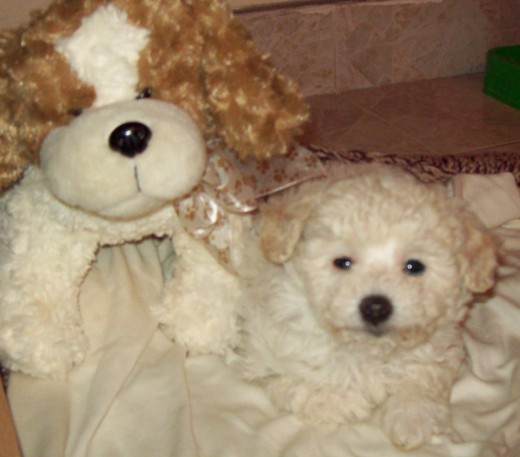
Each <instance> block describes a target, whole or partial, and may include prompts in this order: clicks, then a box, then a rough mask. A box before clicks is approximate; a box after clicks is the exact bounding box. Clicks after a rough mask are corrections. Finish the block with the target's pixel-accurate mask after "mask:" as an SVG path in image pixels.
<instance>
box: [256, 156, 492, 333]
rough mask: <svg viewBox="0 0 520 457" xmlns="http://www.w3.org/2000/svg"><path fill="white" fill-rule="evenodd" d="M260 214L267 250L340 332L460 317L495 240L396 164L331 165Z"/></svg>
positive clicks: (485, 284)
mask: <svg viewBox="0 0 520 457" xmlns="http://www.w3.org/2000/svg"><path fill="white" fill-rule="evenodd" d="M345 173H346V174H347V176H346V177H345V178H344V179H343V177H342V176H343V175H344V174H345ZM264 218H265V219H264V221H263V225H262V231H261V237H262V243H263V248H264V251H265V252H266V254H267V256H268V257H269V258H270V259H271V260H273V261H275V262H286V261H290V262H292V263H293V264H294V265H295V269H296V271H297V272H298V274H299V275H300V276H301V277H302V281H303V283H304V284H305V285H306V289H307V293H308V296H309V301H310V305H311V306H312V307H313V309H314V311H315V313H316V315H317V317H318V320H319V321H321V322H322V324H323V325H324V326H325V327H326V328H327V329H329V330H330V331H331V332H332V333H333V334H334V335H335V336H336V337H337V338H338V339H339V340H349V339H350V338H352V336H353V335H358V337H359V336H360V335H383V334H384V335H387V336H388V337H390V338H399V339H403V338H408V339H414V338H415V337H414V335H415V336H416V337H424V336H425V335H428V334H430V332H431V331H433V330H434V329H435V328H437V327H438V326H439V325H443V324H445V323H447V322H449V323H455V322H458V321H460V320H462V319H463V318H464V316H465V314H466V310H467V303H468V299H469V294H470V293H473V292H484V291H486V290H487V289H489V288H490V287H491V286H492V285H493V281H494V272H495V267H496V249H495V243H494V240H493V238H492V237H491V236H490V235H489V234H488V233H487V232H486V230H485V229H484V228H483V227H482V226H481V224H480V223H479V221H477V219H476V217H475V216H474V215H473V214H471V213H469V212H468V211H467V210H466V209H464V207H463V205H462V204H461V202H459V201H456V200H455V199H454V198H451V197H450V196H449V195H448V192H447V189H446V188H445V187H444V186H441V185H425V184H423V183H420V182H418V181H417V180H416V179H415V178H413V177H412V176H410V175H408V174H406V173H404V172H402V171H400V170H395V169H392V168H387V167H370V166H369V167H366V168H359V167H353V170H352V171H349V170H348V169H347V171H346V172H345V170H343V172H336V174H335V175H334V172H333V176H331V177H330V178H329V179H327V180H324V181H321V182H315V183H312V184H306V185H303V186H302V187H301V188H300V189H299V190H298V191H295V192H292V193H290V192H289V193H287V195H286V196H284V197H283V198H281V199H280V200H278V201H275V202H272V203H271V204H270V205H268V206H267V207H266V209H265V215H264Z"/></svg>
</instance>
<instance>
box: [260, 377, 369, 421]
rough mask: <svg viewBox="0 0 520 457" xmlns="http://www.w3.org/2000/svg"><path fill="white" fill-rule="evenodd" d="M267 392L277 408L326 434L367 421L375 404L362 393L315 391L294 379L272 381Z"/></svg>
mask: <svg viewBox="0 0 520 457" xmlns="http://www.w3.org/2000/svg"><path fill="white" fill-rule="evenodd" d="M268 390H269V394H270V396H271V399H272V400H273V403H275V404H276V405H277V406H278V407H280V408H281V409H284V410H287V411H291V412H293V413H294V414H295V415H296V416H297V417H299V418H300V419H301V420H302V421H303V422H305V423H307V424H310V425H312V426H315V427H318V428H320V429H324V430H332V429H334V428H335V427H337V426H338V425H340V424H344V423H349V422H359V421H362V420H364V419H367V418H368V417H370V416H371V415H372V411H373V408H374V404H373V403H372V402H371V401H370V400H369V399H367V398H366V396H364V395H363V394H362V393H360V392H359V391H354V390H346V391H335V390H332V389H330V390H329V389H324V388H316V387H315V386H312V385H310V384H307V383H304V382H301V381H300V382H298V381H295V380H293V379H273V380H271V381H270V383H269V385H268Z"/></svg>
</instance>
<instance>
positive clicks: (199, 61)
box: [0, 0, 307, 218]
mask: <svg viewBox="0 0 520 457" xmlns="http://www.w3.org/2000/svg"><path fill="white" fill-rule="evenodd" d="M306 116H307V112H306V107H305V106H304V103H303V102H302V98H301V97H300V94H299V91H298V89H297V87H296V86H295V85H294V84H293V83H292V82H290V81H288V80H286V79H285V78H284V77H282V76H280V75H279V74H278V73H277V72H276V71H275V70H274V68H273V67H272V66H271V65H270V64H269V62H268V61H267V60H266V58H265V56H263V55H262V54H261V53H260V52H259V50H258V49H257V48H256V46H255V45H254V43H253V41H252V40H251V38H250V37H249V35H248V34H247V33H246V32H245V31H244V29H243V27H242V26H241V24H240V23H239V22H238V21H237V20H236V19H235V18H234V17H233V16H232V15H231V13H230V12H229V9H228V7H227V6H226V4H225V2H223V1H221V0H112V1H110V0H66V1H65V0H56V1H54V2H53V3H52V4H51V5H50V7H49V8H48V9H47V10H45V11H43V12H40V13H37V14H35V15H34V16H33V19H32V21H31V23H30V24H29V25H28V26H27V27H24V28H21V29H19V30H15V31H10V32H6V33H4V34H3V35H2V37H1V40H0V147H1V152H0V190H1V189H4V188H6V187H7V186H9V185H10V184H12V183H14V182H15V181H16V180H18V179H19V177H20V176H21V174H22V173H23V171H24V170H25V169H26V168H27V167H28V166H29V165H36V166H38V165H41V168H42V171H43V173H44V175H45V178H46V180H47V183H48V187H49V189H50V190H51V191H52V192H53V193H54V194H55V195H56V196H57V197H58V198H59V199H60V200H62V201H64V202H65V203H68V204H70V205H73V206H79V207H81V208H84V209H86V210H88V211H93V212H95V213H99V214H101V215H103V216H109V217H123V218H128V217H135V216H137V215H140V214H143V213H146V212H148V211H151V210H153V209H154V208H156V207H157V206H159V205H161V204H164V202H165V201H171V200H172V199H174V198H176V197H179V196H181V195H183V194H185V193H186V192H188V191H189V190H190V189H191V188H193V187H194V186H195V185H196V184H197V183H198V181H199V179H200V177H201V175H202V172H203V170H204V166H205V162H206V146H205V144H206V143H207V142H208V141H211V140H215V139H218V140H219V141H220V142H221V143H223V145H224V146H225V147H228V148H230V149H232V150H234V151H235V152H236V154H237V155H238V156H240V157H247V156H256V157H262V158H266V157H270V156H271V155H274V154H277V153H285V152H286V151H287V150H288V148H289V146H290V143H291V141H292V139H293V136H294V135H295V134H296V133H297V132H298V131H299V128H300V126H301V124H302V123H303V122H304V121H305V120H306ZM40 153H41V157H40Z"/></svg>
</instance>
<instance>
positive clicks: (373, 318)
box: [359, 295, 393, 325]
mask: <svg viewBox="0 0 520 457" xmlns="http://www.w3.org/2000/svg"><path fill="white" fill-rule="evenodd" d="M359 311H360V313H361V317H362V318H363V320H364V321H365V322H367V323H369V324H372V325H379V324H381V323H383V322H385V321H387V320H388V318H389V317H390V315H391V314H392V311H393V306H392V302H391V301H390V300H389V299H388V298H386V297H385V296H384V295H368V296H366V297H365V298H363V300H361V303H360V304H359Z"/></svg>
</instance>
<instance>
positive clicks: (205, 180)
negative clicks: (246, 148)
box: [175, 145, 325, 271]
mask: <svg viewBox="0 0 520 457" xmlns="http://www.w3.org/2000/svg"><path fill="white" fill-rule="evenodd" d="M324 173H325V172H324V169H323V167H322V165H321V163H320V161H319V160H318V158H316V156H315V155H314V154H313V153H312V152H311V151H309V150H308V149H306V148H304V147H302V146H297V147H295V148H294V149H293V150H292V151H291V153H290V154H288V155H287V156H283V157H276V158H273V159H271V160H266V161H258V160H254V159H250V160H248V161H247V162H240V161H239V160H238V159H236V157H235V155H234V154H233V153H232V152H231V151H229V150H227V149H224V148H221V147H219V146H218V145H210V146H209V159H208V164H207V167H206V170H205V173H204V175H203V177H202V180H201V183H200V184H199V185H198V186H197V187H196V188H195V189H194V190H193V191H192V192H191V193H190V194H189V195H187V196H186V197H183V198H182V199H180V200H178V201H177V202H175V208H176V210H177V213H178V215H179V218H180V221H181V223H182V225H183V226H184V228H185V230H186V231H187V232H188V233H189V234H190V235H192V236H193V237H194V238H197V239H200V240H202V241H204V242H205V244H206V245H207V247H208V249H209V250H210V252H211V253H212V254H213V255H214V256H215V257H216V258H217V260H219V261H220V262H221V263H222V265H223V266H225V267H226V268H228V269H229V270H230V271H234V269H233V266H232V261H231V250H232V245H233V239H234V236H235V233H234V232H235V229H234V228H233V224H232V221H231V218H230V214H236V215H239V214H249V213H252V212H254V211H255V210H256V209H257V201H258V199H260V198H263V197H266V196H268V195H271V194H273V193H275V192H278V191H280V190H282V189H285V188H287V187H291V186H294V185H296V184H298V183H300V182H302V181H305V180H307V179H312V178H316V177H319V176H323V175H324Z"/></svg>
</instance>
